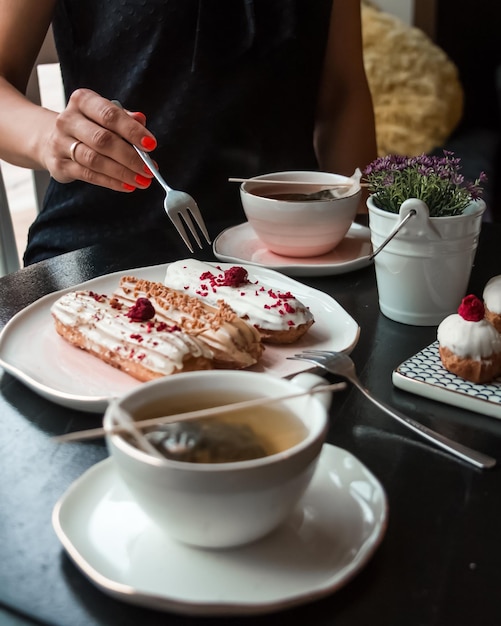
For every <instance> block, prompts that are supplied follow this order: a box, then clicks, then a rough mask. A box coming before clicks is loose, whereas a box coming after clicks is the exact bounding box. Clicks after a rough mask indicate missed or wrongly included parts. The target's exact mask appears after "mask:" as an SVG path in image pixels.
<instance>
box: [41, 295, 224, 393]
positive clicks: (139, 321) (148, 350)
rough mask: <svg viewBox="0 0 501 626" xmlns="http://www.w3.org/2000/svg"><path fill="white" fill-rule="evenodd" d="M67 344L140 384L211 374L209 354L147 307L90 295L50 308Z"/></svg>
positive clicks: (60, 301)
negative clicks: (176, 376)
mask: <svg viewBox="0 0 501 626" xmlns="http://www.w3.org/2000/svg"><path fill="white" fill-rule="evenodd" d="M51 313H52V316H53V318H54V323H55V328H56V331H57V332H58V333H59V334H60V335H61V337H63V338H64V339H65V340H66V341H68V342H69V343H71V344H72V345H74V346H75V347H78V348H81V349H82V350H85V351H86V352H89V353H90V354H93V355H94V356H96V357H98V358H99V359H101V360H102V361H104V362H106V363H108V364H109V365H112V366H113V367H116V368H117V369H119V370H122V371H123V372H125V373H127V374H129V375H130V376H133V377H134V378H137V379H138V380H141V381H148V380H154V379H155V378H160V377H161V376H167V375H170V374H176V373H177V372H182V371H192V370H202V369H212V368H213V356H212V353H211V351H210V350H209V348H207V346H206V345H205V344H204V343H203V342H202V341H200V340H199V339H198V338H197V337H196V336H192V335H190V334H188V333H186V332H183V331H182V330H181V328H180V327H179V326H177V325H175V324H169V323H167V322H166V321H165V320H163V319H161V318H160V317H159V316H157V315H156V312H155V310H154V308H153V307H152V305H151V303H150V302H149V301H147V300H144V301H142V300H139V301H135V302H134V303H132V306H128V305H124V304H121V303H120V302H118V301H117V300H116V299H114V298H110V297H108V296H107V295H104V294H97V293H94V292H93V291H74V292H69V293H66V294H64V295H63V296H61V297H60V298H59V299H58V300H56V302H54V304H53V305H52V307H51Z"/></svg>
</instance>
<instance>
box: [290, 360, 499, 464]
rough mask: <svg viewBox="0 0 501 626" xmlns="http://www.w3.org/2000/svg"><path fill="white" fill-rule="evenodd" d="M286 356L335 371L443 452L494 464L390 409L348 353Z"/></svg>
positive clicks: (332, 372)
mask: <svg viewBox="0 0 501 626" xmlns="http://www.w3.org/2000/svg"><path fill="white" fill-rule="evenodd" d="M288 358H290V359H296V360H299V361H309V362H310V363H315V365H318V366H320V367H321V368H323V369H324V370H326V371H328V372H330V373H331V374H335V375H336V376H340V377H341V378H344V379H345V380H348V381H349V382H351V383H353V384H354V385H355V387H357V389H359V390H360V391H361V392H362V393H363V394H364V396H365V397H366V398H368V399H369V400H370V401H371V402H373V403H374V404H375V405H376V406H377V407H378V408H380V409H381V410H382V411H385V413H387V414H388V415H390V416H391V417H393V418H394V419H396V420H397V421H398V422H400V423H401V424H403V425H404V426H407V427H408V428H410V429H411V430H413V431H414V432H415V433H417V434H418V435H421V436H422V437H424V438H425V439H427V440H428V441H431V442H432V443H434V444H435V445H437V446H439V447H440V448H443V449H444V450H447V452H449V453H451V454H454V455H455V456H457V457H459V458H460V459H462V460H463V461H468V462H469V463H472V464H473V465H475V466H476V467H480V468H483V469H485V468H491V467H494V466H495V465H496V459H493V458H492V457H490V456H487V455H486V454H483V453H482V452H478V451H476V450H472V449H471V448H469V447H468V446H464V445H463V444H461V443H458V442H456V441H453V440H452V439H449V438H448V437H445V435H442V434H440V433H437V432H435V431H434V430H431V429H430V428H428V427H427V426H424V425H423V424H420V423H419V422H416V421H414V420H413V419H411V418H410V417H408V416H407V415H404V414H403V413H400V412H399V411H397V410H396V409H393V408H391V407H390V406H388V405H387V404H385V403H384V402H381V400H378V399H377V398H376V397H374V396H373V395H372V393H371V392H370V391H369V390H368V389H367V388H366V387H364V385H363V384H362V382H361V381H360V379H359V378H358V376H357V373H356V370H355V364H354V363H353V361H352V360H351V358H350V357H349V356H348V355H346V354H343V353H342V352H329V351H327V350H305V351H303V352H302V353H300V354H295V355H294V356H293V357H288Z"/></svg>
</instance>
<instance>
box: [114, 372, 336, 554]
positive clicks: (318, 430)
mask: <svg viewBox="0 0 501 626" xmlns="http://www.w3.org/2000/svg"><path fill="white" fill-rule="evenodd" d="M325 383H326V381H325V380H324V379H323V378H320V377H318V376H315V375H313V374H309V373H303V374H299V375H298V376H296V377H295V378H294V379H293V380H292V381H288V380H285V379H281V378H278V377H274V376H272V375H269V374H263V373H256V372H248V371H222V370H214V371H201V372H188V373H185V374H178V375H176V376H172V377H165V378H162V379H159V380H156V381H153V382H150V383H145V384H144V385H141V386H139V387H136V388H135V389H134V390H132V391H131V392H129V393H128V394H126V395H125V396H124V397H122V398H120V399H119V400H117V401H116V402H113V403H111V404H110V406H109V408H108V410H107V411H106V414H105V417H104V427H105V429H107V430H108V431H109V430H110V429H111V428H113V424H114V423H115V420H116V412H117V411H125V412H126V413H128V414H129V415H131V416H132V417H133V418H137V417H138V415H141V417H142V418H149V417H157V416H162V415H165V414H168V413H169V404H171V403H172V401H173V397H174V396H175V397H176V402H181V403H182V402H183V398H184V399H186V402H189V401H190V400H189V399H190V398H193V397H196V396H198V397H202V398H203V397H204V394H209V393H210V395H211V397H212V400H211V402H214V398H215V397H217V395H218V394H221V397H228V395H227V394H228V392H229V390H231V393H232V398H231V401H235V398H237V399H248V398H249V397H262V396H277V395H286V394H291V393H294V392H295V391H299V390H300V389H301V388H302V389H310V388H312V387H314V386H316V385H318V384H325ZM227 401H228V400H227ZM329 404H330V393H328V392H327V393H316V394H315V395H303V396H302V397H299V398H294V399H292V400H286V401H284V402H283V403H282V406H284V407H285V408H286V411H287V413H289V412H290V414H291V415H292V416H293V418H294V419H297V420H300V422H301V424H302V425H303V426H304V431H305V433H304V438H302V439H301V440H300V441H299V442H298V443H295V444H294V445H292V447H288V448H287V449H285V450H283V451H282V452H278V453H274V454H271V455H269V456H264V457H261V458H255V459H252V460H245V461H236V462H226V463H194V462H186V461H178V460H171V459H167V458H157V457H156V456H153V455H151V454H148V453H147V452H143V451H141V450H140V449H138V448H137V447H136V446H135V445H133V444H132V443H130V442H128V441H127V439H126V438H124V437H123V436H122V434H118V433H111V434H108V435H107V438H106V439H107V445H108V448H109V451H110V454H111V456H112V458H113V460H114V464H115V466H116V468H117V470H118V472H119V475H120V476H121V478H122V479H123V481H124V483H125V484H126V485H127V486H128V488H129V490H130V492H131V494H132V496H133V497H134V499H135V500H136V501H137V502H138V504H139V505H140V506H141V507H142V509H143V510H144V511H145V512H146V513H147V514H148V515H149V517H150V518H151V519H152V520H153V521H154V522H155V523H156V524H157V525H158V526H160V527H161V528H162V529H164V530H165V531H166V532H167V533H168V534H169V535H170V536H171V537H172V538H174V539H176V540H179V541H181V542H184V543H187V544H191V545H194V546H200V547H206V548H207V547H210V548H221V547H230V546H236V545H241V544H245V543H248V542H251V541H254V540H256V539H258V538H260V537H263V536H264V535H266V534H268V533H269V532H271V531H272V530H274V529H275V528H276V527H278V526H279V525H280V524H281V523H282V522H283V521H285V519H286V518H287V517H288V515H289V514H290V513H291V511H292V509H293V507H294V506H295V504H296V503H297V502H298V500H299V499H300V498H301V496H302V495H303V493H304V491H305V490H306V488H307V486H308V484H309V482H310V480H311V478H312V476H313V473H314V471H315V467H316V463H317V460H318V457H319V454H320V452H321V449H322V445H323V443H324V440H325V435H326V432H327V426H328V406H329ZM171 406H172V404H171ZM187 408H190V407H189V405H188V407H187ZM255 410H256V411H259V410H260V409H255ZM303 426H302V427H301V428H303Z"/></svg>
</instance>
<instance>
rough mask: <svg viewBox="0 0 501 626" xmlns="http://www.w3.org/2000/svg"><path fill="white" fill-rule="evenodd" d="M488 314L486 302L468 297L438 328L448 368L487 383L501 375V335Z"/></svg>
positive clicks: (440, 348) (460, 374) (441, 353)
mask: <svg viewBox="0 0 501 626" xmlns="http://www.w3.org/2000/svg"><path fill="white" fill-rule="evenodd" d="M484 314H485V309H484V304H483V302H482V301H481V300H480V299H479V298H477V297H476V296H473V295H469V296H466V297H465V298H463V300H462V302H461V305H460V306H459V309H458V312H457V313H454V314H453V315H449V316H448V317H446V318H445V319H444V320H443V321H442V322H441V324H440V325H439V327H438V330H437V339H438V343H439V352H440V359H441V361H442V364H443V366H444V367H445V369H447V370H448V371H449V372H452V373H453V374H456V376H460V377H461V378H464V379H465V380H469V381H470V382H473V383H487V382H490V381H492V380H494V378H497V377H498V376H499V375H500V374H501V335H500V334H499V333H498V331H497V330H496V329H495V328H494V326H492V324H491V323H490V322H488V321H487V320H486V319H485V316H484Z"/></svg>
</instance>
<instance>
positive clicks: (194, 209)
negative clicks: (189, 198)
mask: <svg viewBox="0 0 501 626" xmlns="http://www.w3.org/2000/svg"><path fill="white" fill-rule="evenodd" d="M188 211H189V212H190V213H191V214H192V215H193V217H194V218H195V222H196V223H197V226H198V227H199V228H200V230H201V231H202V234H203V236H204V237H205V241H206V242H207V243H211V240H210V237H209V232H208V230H207V227H206V225H205V222H204V218H203V217H202V213H201V212H200V209H199V208H198V205H197V204H196V203H194V204H192V205H190V206H188ZM200 247H202V246H200Z"/></svg>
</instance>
